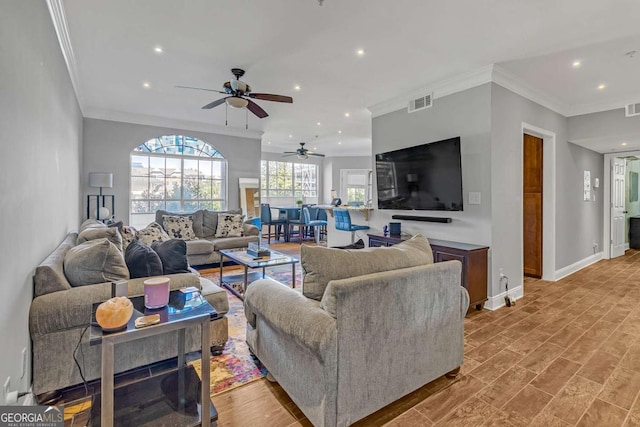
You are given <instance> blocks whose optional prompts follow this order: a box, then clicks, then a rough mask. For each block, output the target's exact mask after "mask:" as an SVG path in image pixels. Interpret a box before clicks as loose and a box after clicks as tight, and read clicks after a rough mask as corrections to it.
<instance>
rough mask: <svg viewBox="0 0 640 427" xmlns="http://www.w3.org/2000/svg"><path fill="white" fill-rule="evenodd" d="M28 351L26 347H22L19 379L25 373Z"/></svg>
mask: <svg viewBox="0 0 640 427" xmlns="http://www.w3.org/2000/svg"><path fill="white" fill-rule="evenodd" d="M28 357H29V355H28V353H27V347H25V348H23V349H22V372H21V373H20V379H22V378H24V376H25V375H26V374H27V362H28Z"/></svg>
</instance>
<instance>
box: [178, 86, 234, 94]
mask: <svg viewBox="0 0 640 427" xmlns="http://www.w3.org/2000/svg"><path fill="white" fill-rule="evenodd" d="M174 87H175V88H178V89H195V90H206V91H207V92H218V93H227V92H223V91H221V90H217V89H205V88H203V87H193V86H174Z"/></svg>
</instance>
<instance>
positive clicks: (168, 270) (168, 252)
mask: <svg viewBox="0 0 640 427" xmlns="http://www.w3.org/2000/svg"><path fill="white" fill-rule="evenodd" d="M151 249H153V250H154V251H155V252H156V253H157V254H158V256H159V257H160V260H161V261H162V274H174V273H188V272H189V261H188V260H187V242H185V241H184V240H180V239H171V240H167V241H166V242H153V244H152V245H151Z"/></svg>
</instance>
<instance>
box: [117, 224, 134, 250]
mask: <svg viewBox="0 0 640 427" xmlns="http://www.w3.org/2000/svg"><path fill="white" fill-rule="evenodd" d="M118 230H119V231H120V235H121V236H122V253H125V252H126V250H127V248H128V247H129V245H130V244H131V242H133V241H134V240H136V229H135V228H133V227H132V226H130V225H123V226H121V227H120V228H119V229H118Z"/></svg>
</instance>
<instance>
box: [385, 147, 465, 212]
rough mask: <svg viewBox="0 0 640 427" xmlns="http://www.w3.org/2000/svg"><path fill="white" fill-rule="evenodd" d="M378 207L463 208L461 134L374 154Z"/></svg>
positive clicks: (418, 208) (437, 209)
mask: <svg viewBox="0 0 640 427" xmlns="http://www.w3.org/2000/svg"><path fill="white" fill-rule="evenodd" d="M376 178H377V184H378V185H377V189H378V209H400V210H433V211H461V210H462V200H463V197H462V161H461V157H460V137H456V138H451V139H446V140H443V141H437V142H432V143H429V144H423V145H418V146H415V147H409V148H403V149H401V150H395V151H389V152H388V153H381V154H376Z"/></svg>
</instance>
